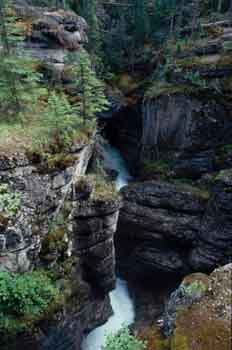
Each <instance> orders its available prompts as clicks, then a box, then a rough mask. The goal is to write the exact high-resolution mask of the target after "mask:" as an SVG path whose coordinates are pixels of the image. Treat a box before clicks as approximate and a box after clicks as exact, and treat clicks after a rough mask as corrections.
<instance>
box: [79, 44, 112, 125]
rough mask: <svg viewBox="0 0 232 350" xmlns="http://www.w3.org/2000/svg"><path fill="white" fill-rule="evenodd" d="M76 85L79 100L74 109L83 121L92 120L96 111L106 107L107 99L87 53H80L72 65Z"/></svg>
mask: <svg viewBox="0 0 232 350" xmlns="http://www.w3.org/2000/svg"><path fill="white" fill-rule="evenodd" d="M74 73H75V76H76V80H75V83H76V86H77V90H78V98H79V101H78V102H77V103H76V106H75V107H76V111H77V113H78V115H80V117H81V118H82V119H83V121H84V123H85V124H86V123H87V122H91V121H92V122H94V121H95V117H96V114H97V113H100V112H103V111H105V110H107V108H108V101H107V99H106V97H105V94H104V86H103V84H102V83H101V81H100V80H99V79H98V78H97V77H96V74H95V72H94V71H93V70H92V68H91V63H90V60H89V57H88V55H87V53H85V52H84V51H83V52H81V53H80V55H79V59H78V63H77V64H76V65H75V67H74Z"/></svg>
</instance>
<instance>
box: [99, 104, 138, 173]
mask: <svg viewBox="0 0 232 350" xmlns="http://www.w3.org/2000/svg"><path fill="white" fill-rule="evenodd" d="M100 124H102V125H103V136H104V137H105V138H106V139H107V140H108V141H109V142H110V144H111V145H112V146H114V147H116V148H117V149H118V150H119V151H120V152H121V154H122V156H123V158H124V159H125V161H126V163H127V166H128V169H129V171H130V173H131V174H132V175H136V173H137V171H138V169H139V158H140V148H141V143H140V141H141V135H142V111H141V105H140V104H135V105H128V106H126V107H123V108H121V109H120V110H119V111H118V112H116V113H113V114H112V116H111V117H109V118H106V119H104V120H103V119H102V120H100Z"/></svg>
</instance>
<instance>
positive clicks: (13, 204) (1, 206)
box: [0, 184, 20, 217]
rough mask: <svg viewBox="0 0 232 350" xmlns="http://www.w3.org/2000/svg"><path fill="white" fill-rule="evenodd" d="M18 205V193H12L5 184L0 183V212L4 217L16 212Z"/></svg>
mask: <svg viewBox="0 0 232 350" xmlns="http://www.w3.org/2000/svg"><path fill="white" fill-rule="evenodd" d="M19 207H20V195H19V193H12V192H11V191H10V189H9V187H8V185H7V184H2V185H0V213H2V215H3V216H5V217H11V216H14V215H16V214H17V212H18V210H19Z"/></svg>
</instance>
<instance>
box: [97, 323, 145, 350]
mask: <svg viewBox="0 0 232 350" xmlns="http://www.w3.org/2000/svg"><path fill="white" fill-rule="evenodd" d="M122 349H123V350H142V349H145V343H144V342H143V341H142V340H139V339H137V338H136V337H135V336H133V335H131V334H130V332H129V329H128V328H127V327H123V328H122V329H121V330H120V331H119V332H118V333H117V334H110V335H108V336H107V338H106V345H105V346H104V347H103V350H122Z"/></svg>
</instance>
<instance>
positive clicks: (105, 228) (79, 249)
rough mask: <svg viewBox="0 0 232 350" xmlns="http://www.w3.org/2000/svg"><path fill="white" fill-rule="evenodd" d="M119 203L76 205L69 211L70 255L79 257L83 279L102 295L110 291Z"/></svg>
mask: <svg viewBox="0 0 232 350" xmlns="http://www.w3.org/2000/svg"><path fill="white" fill-rule="evenodd" d="M120 207H121V202H120V200H112V201H109V200H108V201H106V202H104V201H102V202H100V201H79V202H76V205H75V207H74V209H73V211H72V217H73V219H72V220H73V245H74V246H73V251H74V253H75V254H77V255H78V256H79V257H80V263H81V265H82V268H83V271H84V279H86V280H87V281H89V282H91V284H92V285H93V286H94V287H95V288H98V290H100V291H102V292H103V293H107V292H109V291H111V290H112V289H114V287H115V282H116V275H115V250H114V233H115V232H116V229H117V223H118V215H119V209H120Z"/></svg>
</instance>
